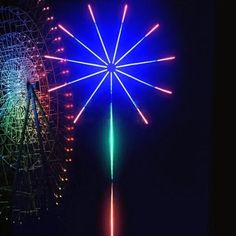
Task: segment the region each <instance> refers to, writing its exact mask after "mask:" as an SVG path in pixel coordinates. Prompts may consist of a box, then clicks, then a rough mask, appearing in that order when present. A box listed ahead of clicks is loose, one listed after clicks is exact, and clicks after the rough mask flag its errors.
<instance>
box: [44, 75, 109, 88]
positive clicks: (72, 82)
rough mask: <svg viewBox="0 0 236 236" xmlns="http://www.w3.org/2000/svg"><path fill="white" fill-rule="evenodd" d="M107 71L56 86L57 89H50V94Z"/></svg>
mask: <svg viewBox="0 0 236 236" xmlns="http://www.w3.org/2000/svg"><path fill="white" fill-rule="evenodd" d="M106 71H107V70H102V71H99V72H96V73H93V74H90V75H87V76H84V77H82V78H79V79H76V80H73V81H71V82H68V83H64V84H62V85H59V86H56V87H54V88H51V89H49V90H48V92H53V91H55V90H58V89H60V88H63V87H66V86H68V85H71V84H74V83H77V82H79V81H82V80H85V79H88V78H91V77H93V76H95V75H99V74H101V73H104V72H106Z"/></svg>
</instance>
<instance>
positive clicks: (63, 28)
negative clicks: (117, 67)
mask: <svg viewBox="0 0 236 236" xmlns="http://www.w3.org/2000/svg"><path fill="white" fill-rule="evenodd" d="M58 27H59V28H60V29H62V30H63V31H64V32H65V33H67V34H68V35H69V36H70V37H72V38H73V39H74V40H76V42H78V43H79V44H80V45H82V46H83V47H84V48H86V49H87V50H88V51H89V52H90V53H92V54H93V55H94V56H95V57H97V58H98V59H99V60H100V61H101V62H103V63H104V64H105V65H107V62H105V61H104V60H103V59H102V58H101V57H99V56H98V55H97V54H96V53H95V52H94V51H92V50H91V49H90V48H89V47H88V46H86V45H85V44H84V43H83V42H81V41H80V40H79V39H78V38H77V37H75V36H74V35H73V34H72V33H71V32H69V31H68V30H67V29H66V28H65V27H63V26H62V25H60V24H59V25H58Z"/></svg>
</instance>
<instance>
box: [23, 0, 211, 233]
mask: <svg viewBox="0 0 236 236" xmlns="http://www.w3.org/2000/svg"><path fill="white" fill-rule="evenodd" d="M49 2H50V4H51V6H52V8H53V11H54V12H55V17H56V19H57V21H58V22H60V23H62V24H63V25H66V26H67V27H69V29H70V30H72V31H73V32H76V34H77V35H79V36H80V38H81V39H83V41H84V42H88V43H89V42H90V41H89V40H91V39H92V38H91V37H93V33H94V35H95V33H96V32H95V29H94V25H93V24H92V21H91V19H90V16H89V13H88V10H87V3H88V2H87V1H79V0H77V1H76V0H73V1H72V0H67V1H66V0H60V1H56V0H51V1H49ZM90 3H91V4H92V5H93V7H94V9H95V14H96V17H97V20H98V22H99V23H98V24H99V26H100V28H101V31H103V32H104V34H105V35H104V37H105V38H106V39H108V40H109V39H112V37H113V36H112V34H111V35H109V34H110V31H112V32H115V33H116V32H117V30H118V27H119V20H120V17H121V12H122V8H123V5H124V3H128V4H129V10H128V15H129V16H127V19H126V23H125V24H126V29H125V31H124V34H123V36H125V35H126V37H127V40H126V41H127V42H125V43H127V45H132V42H135V41H137V39H139V38H140V36H142V35H143V33H144V32H146V30H147V29H149V28H150V26H152V25H153V24H155V23H156V22H160V25H161V28H160V29H159V30H158V33H155V34H154V36H152V37H151V38H150V40H149V39H148V40H147V42H145V43H144V45H143V47H142V46H140V47H139V49H137V52H136V54H135V53H133V54H132V56H133V59H134V60H133V61H135V60H136V61H138V60H140V59H142V57H141V56H142V55H144V57H143V58H145V57H146V58H149V59H152V58H153V57H154V58H155V57H158V56H159V55H166V54H168V55H170V54H172V55H173V54H174V55H176V60H175V61H174V62H170V63H167V64H161V65H154V66H153V65H152V66H150V67H145V68H142V69H141V68H140V71H138V69H137V70H136V71H134V74H136V75H137V76H138V75H140V77H141V78H143V79H145V81H147V80H149V78H150V80H149V81H150V82H153V83H154V82H155V81H159V80H160V83H161V84H163V85H165V86H168V87H169V88H172V89H173V91H174V94H173V96H171V97H169V96H166V95H164V96H163V95H162V94H160V93H158V92H156V91H153V90H152V89H149V88H146V87H142V85H137V84H135V83H132V84H131V83H130V84H129V82H128V83H127V85H128V87H129V88H130V91H131V92H132V94H134V97H135V98H136V100H137V101H138V102H139V104H140V106H141V107H142V108H143V110H144V112H145V113H146V114H147V116H148V117H149V119H150V125H149V126H145V125H144V124H143V123H142V122H141V121H140V119H139V117H138V115H137V113H136V111H135V110H134V109H133V107H132V104H131V103H130V101H129V100H128V98H126V97H125V95H124V94H123V92H122V90H120V89H118V90H117V93H116V95H114V107H115V108H114V113H115V124H116V128H115V129H116V137H117V141H118V146H117V149H116V151H117V152H116V153H117V154H116V160H117V163H116V164H117V165H116V169H115V173H116V180H115V188H116V195H117V198H118V199H117V202H118V203H117V207H118V208H119V216H120V232H119V235H122V236H145V235H147V236H149V235H155V236H156V235H159V236H173V235H177V236H178V235H181V236H206V235H208V226H209V207H210V205H209V198H210V187H211V182H210V180H211V178H209V176H211V174H212V165H211V162H212V157H213V88H214V73H213V62H214V2H213V0H208V1H203V0H188V1H186V0H168V1H164V0H159V1H157V0H145V1H144V0H136V1H134V0H132V1H131V0H130V1H126V2H124V1H118V0H115V1H105V0H103V1H102V0H94V1H90ZM114 20H115V21H114ZM113 22H114V24H113ZM112 27H113V28H112ZM107 29H109V31H108V32H107ZM90 32H93V33H91V34H90ZM64 39H65V40H64V43H65V48H66V49H67V50H66V54H67V56H68V57H72V58H73V57H76V58H78V59H79V58H80V59H84V57H83V54H82V52H81V51H80V46H75V44H74V43H72V42H71V41H72V40H71V39H70V38H69V37H64ZM111 41H112V40H111ZM112 42H114V40H113V41H112ZM94 44H96V45H99V42H97V41H96V42H94ZM90 45H91V43H90ZM92 45H93V44H92ZM124 47H126V45H124ZM127 47H128V46H127ZM75 48H76V49H75ZM77 49H78V53H77V51H76V50H77ZM98 50H100V49H98ZM80 52H81V54H80ZM165 53H166V54H165ZM80 55H82V56H81V57H80ZM132 56H131V58H132ZM85 57H86V56H85ZM91 61H92V59H91ZM82 70H83V69H80V68H79V66H77V67H76V66H73V67H71V71H72V74H71V76H72V78H73V76H77V75H80V73H82V72H81V71H82ZM83 73H86V72H83ZM144 76H146V77H144ZM156 76H157V78H156ZM146 78H147V79H146ZM157 79H158V80H157ZM89 83H90V82H87V84H86V83H85V84H81V86H80V84H78V85H76V86H74V87H73V90H74V91H76V92H77V93H76V95H75V104H76V108H77V109H79V108H80V107H81V106H82V105H83V104H84V101H85V100H86V98H87V97H88V94H89V93H90V91H91V90H89V88H90V84H89ZM93 86H95V85H93ZM133 86H134V87H133ZM108 115H109V103H108V94H107V91H106V87H105V88H103V89H102V90H101V91H100V92H99V94H98V95H97V96H96V97H95V98H94V100H93V102H92V103H91V104H90V105H89V107H88V109H87V110H86V112H85V113H84V114H83V117H82V119H81V122H80V123H79V124H78V125H77V128H76V138H77V141H76V147H75V150H76V153H75V157H74V162H73V167H72V169H71V170H70V175H71V176H70V183H69V185H68V187H67V189H66V194H65V198H64V201H63V206H62V210H61V213H60V216H59V217H57V216H56V214H53V213H52V215H51V216H50V217H49V218H48V219H47V222H44V221H43V222H42V223H41V225H40V227H37V226H34V228H33V227H32V226H30V225H29V227H28V228H27V231H28V233H29V232H34V233H36V234H35V235H38V234H37V232H38V233H39V235H77V236H78V235H81V236H95V235H98V236H100V235H101V236H102V235H104V225H105V224H106V222H105V220H104V214H105V212H104V209H105V208H106V204H107V203H106V202H107V201H108V196H109V166H108V164H107V159H108V156H107V153H108V146H106V138H107V132H108V126H107V125H108V118H109V116H108ZM36 228H38V229H37V231H36ZM42 233H43V234H42ZM105 236H106V235H105ZM107 236H108V235H107Z"/></svg>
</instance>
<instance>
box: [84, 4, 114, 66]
mask: <svg viewBox="0 0 236 236" xmlns="http://www.w3.org/2000/svg"><path fill="white" fill-rule="evenodd" d="M88 8H89V12H90V14H91V16H92V19H93V23H94V25H95V28H96V31H97V33H98V37H99V39H100V41H101V44H102V47H103V50H104V52H105V55H106V57H107V60H108V62H109V63H110V62H111V61H110V58H109V56H108V53H107V49H106V47H105V45H104V42H103V39H102V35H101V33H100V30H99V28H98V25H97V22H96V20H95V16H94V14H93V10H92V7H91V5H90V4H89V5H88Z"/></svg>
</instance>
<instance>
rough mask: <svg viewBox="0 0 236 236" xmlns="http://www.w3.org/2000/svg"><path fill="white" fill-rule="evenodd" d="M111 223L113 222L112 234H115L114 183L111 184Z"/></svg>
mask: <svg viewBox="0 0 236 236" xmlns="http://www.w3.org/2000/svg"><path fill="white" fill-rule="evenodd" d="M110 204H111V205H110V224H111V236H114V189H113V183H112V184H111V202H110Z"/></svg>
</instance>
